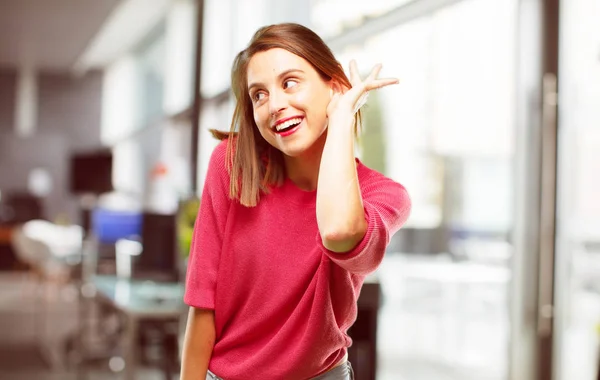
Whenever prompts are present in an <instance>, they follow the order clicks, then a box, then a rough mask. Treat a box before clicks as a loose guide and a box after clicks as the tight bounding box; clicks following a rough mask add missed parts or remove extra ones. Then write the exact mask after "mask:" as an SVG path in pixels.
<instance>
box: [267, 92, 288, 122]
mask: <svg viewBox="0 0 600 380" xmlns="http://www.w3.org/2000/svg"><path fill="white" fill-rule="evenodd" d="M285 108H286V99H285V95H284V94H279V93H277V92H272V93H271V95H270V96H269V113H270V114H271V115H273V116H276V115H277V114H278V113H280V112H281V111H283V110H285Z"/></svg>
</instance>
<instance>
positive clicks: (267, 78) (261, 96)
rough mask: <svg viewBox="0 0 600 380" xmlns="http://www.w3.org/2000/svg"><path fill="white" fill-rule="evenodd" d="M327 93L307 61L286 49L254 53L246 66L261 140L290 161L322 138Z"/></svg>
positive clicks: (325, 119)
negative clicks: (262, 138)
mask: <svg viewBox="0 0 600 380" xmlns="http://www.w3.org/2000/svg"><path fill="white" fill-rule="evenodd" d="M330 90H331V86H330V82H327V81H325V80H323V78H321V76H320V75H319V73H318V72H317V71H316V70H315V69H314V68H313V67H312V66H311V64H310V63H308V61H306V60H305V59H303V58H301V57H299V56H297V55H295V54H293V53H290V52H289V51H287V50H285V49H279V48H276V49H270V50H267V51H264V52H260V53H256V54H255V55H254V56H253V57H252V58H251V59H250V62H249V63H248V92H249V95H250V99H251V101H252V107H253V110H254V121H255V122H256V125H257V126H258V129H259V131H260V134H261V135H262V136H263V137H264V139H265V140H267V142H268V143H269V144H271V145H272V146H273V147H275V148H277V149H279V150H280V151H281V152H283V153H284V154H285V155H287V156H290V157H298V156H301V155H302V154H303V153H304V152H306V151H307V150H308V149H309V148H310V147H312V146H313V144H314V143H315V142H316V141H317V140H319V138H320V137H321V136H322V135H323V132H324V131H325V129H326V127H327V105H328V104H329V101H330V100H331V91H330Z"/></svg>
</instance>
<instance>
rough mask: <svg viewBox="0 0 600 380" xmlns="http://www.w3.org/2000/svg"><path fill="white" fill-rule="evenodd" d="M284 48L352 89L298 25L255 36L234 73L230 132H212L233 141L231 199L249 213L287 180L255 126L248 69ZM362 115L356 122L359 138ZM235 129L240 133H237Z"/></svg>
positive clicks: (314, 38)
mask: <svg viewBox="0 0 600 380" xmlns="http://www.w3.org/2000/svg"><path fill="white" fill-rule="evenodd" d="M274 48H280V49H285V50H287V51H289V52H290V53H293V54H295V55H297V56H299V57H301V58H304V59H305V60H306V61H308V63H310V64H311V65H312V66H313V67H314V69H315V70H316V71H317V72H318V73H319V74H320V75H321V77H322V78H323V79H324V80H325V81H329V80H334V81H336V82H338V83H339V84H340V85H342V86H344V87H346V88H350V87H352V86H351V84H350V81H349V80H348V77H347V76H346V74H345V73H344V69H343V68H342V65H340V63H339V62H338V61H337V60H336V59H335V56H334V55H333V53H332V52H331V50H330V49H329V47H328V46H327V45H326V44H325V42H324V41H323V40H322V39H321V38H320V37H319V36H318V35H317V34H316V33H315V32H313V31H312V30H310V29H308V28H307V27H304V26H302V25H299V24H293V23H284V24H276V25H270V26H265V27H262V28H260V29H259V30H257V31H256V33H255V34H254V36H253V37H252V39H251V40H250V44H249V45H248V47H246V49H244V50H242V51H241V52H239V53H238V55H237V56H236V57H235V60H234V62H233V67H232V70H231V87H232V91H233V93H234V95H235V100H236V106H235V110H234V111H233V118H232V121H231V129H230V131H229V132H222V131H218V130H211V133H212V134H213V136H214V137H216V138H217V139H219V140H223V139H226V138H229V141H228V144H227V159H226V162H227V167H228V169H229V172H230V176H231V184H230V189H229V196H230V197H231V198H232V199H239V201H240V203H241V204H243V205H244V206H247V207H252V206H256V204H257V203H258V200H259V197H260V192H261V191H262V192H263V193H268V192H269V187H270V186H273V185H281V184H282V183H283V181H284V179H285V175H286V174H285V165H284V161H283V154H282V153H281V152H280V151H279V150H278V149H276V148H274V147H272V146H271V145H270V144H269V143H268V142H267V141H266V140H265V139H264V138H263V137H262V135H261V134H260V132H259V130H258V128H257V127H256V123H255V122H254V113H253V112H254V111H253V108H252V101H251V99H250V95H249V94H248V78H247V71H248V63H249V62H250V59H251V58H252V57H253V56H254V54H256V53H259V52H263V51H266V50H270V49H274ZM359 123H360V111H359V112H358V113H357V115H356V117H355V120H354V133H355V136H357V135H358V126H359ZM236 128H237V132H236Z"/></svg>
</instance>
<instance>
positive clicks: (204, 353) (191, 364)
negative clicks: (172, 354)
mask: <svg viewBox="0 0 600 380" xmlns="http://www.w3.org/2000/svg"><path fill="white" fill-rule="evenodd" d="M214 345H215V313H214V311H213V310H209V309H197V308H194V307H190V311H189V314H188V321H187V326H186V329H185V339H184V343H183V353H182V358H181V380H204V379H205V378H206V373H207V371H208V363H209V361H210V357H211V355H212V351H213V347H214Z"/></svg>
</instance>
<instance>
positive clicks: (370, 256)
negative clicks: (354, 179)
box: [317, 173, 411, 275]
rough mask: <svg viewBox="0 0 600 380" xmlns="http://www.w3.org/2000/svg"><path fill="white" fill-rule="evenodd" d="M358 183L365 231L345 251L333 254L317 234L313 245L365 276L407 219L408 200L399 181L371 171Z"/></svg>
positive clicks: (372, 268) (336, 261)
mask: <svg viewBox="0 0 600 380" xmlns="http://www.w3.org/2000/svg"><path fill="white" fill-rule="evenodd" d="M370 177H371V178H370V179H368V180H367V181H365V182H367V183H366V184H364V185H362V186H361V192H362V197H363V206H364V210H365V219H366V220H367V232H366V233H365V236H364V237H363V238H362V240H361V241H360V242H359V243H358V244H357V245H356V246H355V247H354V248H353V249H352V250H350V251H349V252H343V253H337V252H333V251H330V250H328V249H327V248H325V246H324V245H323V241H322V239H321V236H320V235H318V234H317V244H318V245H319V246H320V247H321V249H322V250H323V252H325V254H327V255H328V256H329V257H330V258H331V260H332V261H333V262H335V263H336V264H338V265H339V266H341V267H342V268H344V269H346V270H348V271H349V272H352V273H355V274H361V275H367V274H369V273H371V272H373V271H375V270H376V269H377V267H378V266H379V264H381V261H382V260H383V256H384V254H385V250H386V247H387V246H388V244H389V243H390V240H391V238H392V236H393V235H394V234H395V233H396V232H397V231H398V230H399V229H400V227H402V225H403V224H404V223H405V222H406V220H407V219H408V216H409V214H410V209H411V201H410V197H409V195H408V192H407V191H406V189H405V188H404V186H402V185H401V184H399V183H397V182H394V181H392V180H391V179H389V178H386V177H385V176H383V175H381V174H379V173H372V174H371V176H370Z"/></svg>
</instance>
